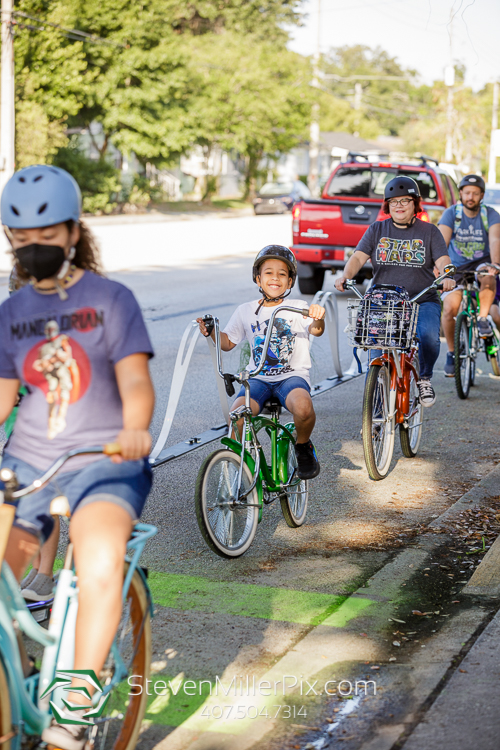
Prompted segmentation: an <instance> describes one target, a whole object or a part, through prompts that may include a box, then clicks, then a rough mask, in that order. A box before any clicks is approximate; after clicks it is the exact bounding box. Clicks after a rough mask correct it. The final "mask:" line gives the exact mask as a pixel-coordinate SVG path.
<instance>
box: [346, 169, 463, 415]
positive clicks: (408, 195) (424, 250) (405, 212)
mask: <svg viewBox="0 0 500 750" xmlns="http://www.w3.org/2000/svg"><path fill="white" fill-rule="evenodd" d="M382 210H383V211H384V213H388V214H390V218H388V219H385V220H384V221H375V222H374V223H373V224H371V226H370V227H369V228H368V229H367V230H366V232H365V234H364V235H363V237H362V238H361V240H360V242H359V243H358V246H357V247H356V250H355V251H354V253H353V255H352V256H351V258H350V259H349V261H348V262H347V264H346V266H345V268H344V273H343V275H342V276H341V277H340V278H338V279H337V280H336V281H335V287H336V288H337V289H338V290H339V291H340V292H342V291H344V283H345V281H346V280H347V279H353V278H354V277H355V276H356V274H357V273H359V271H360V270H361V268H362V267H363V266H364V265H365V263H366V262H367V261H368V260H371V262H372V266H373V271H374V275H373V282H374V284H394V285H396V286H401V287H404V288H405V289H406V290H407V292H408V294H409V296H410V297H414V296H415V295H417V294H418V293H419V292H421V291H422V290H423V289H425V288H426V287H427V286H429V285H430V284H432V282H433V281H434V274H433V269H434V266H436V267H437V269H438V271H439V272H440V273H442V272H443V269H444V267H445V266H446V265H448V264H449V263H450V258H449V256H448V253H447V249H446V243H445V242H444V240H443V237H442V235H441V233H440V232H439V230H438V228H437V227H435V226H434V225H433V224H430V223H429V222H426V221H422V220H421V219H419V218H417V214H418V213H419V212H420V211H421V210H422V208H421V197H420V191H419V188H418V185H417V183H416V182H415V180H412V179H411V177H403V176H401V177H394V178H393V179H392V180H390V181H389V182H388V183H387V185H386V186H385V190H384V203H383V206H382ZM454 286H455V282H454V281H453V279H444V281H443V288H444V289H445V290H451V289H453V288H454ZM418 304H419V314H418V321H417V337H418V341H419V350H418V354H419V361H420V380H419V381H418V382H417V386H418V391H419V394H420V401H421V403H422V405H423V406H432V405H433V404H434V402H435V401H436V394H435V392H434V388H433V387H432V384H431V377H432V372H433V367H434V364H435V363H436V360H437V358H438V356H439V348H440V341H439V327H440V319H441V305H440V303H439V298H438V295H437V292H436V291H435V290H431V291H429V292H427V293H426V294H424V296H423V297H421V298H420V299H419V300H418Z"/></svg>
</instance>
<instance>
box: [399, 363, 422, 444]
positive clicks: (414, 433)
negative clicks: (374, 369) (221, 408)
mask: <svg viewBox="0 0 500 750" xmlns="http://www.w3.org/2000/svg"><path fill="white" fill-rule="evenodd" d="M415 368H416V370H417V373H418V374H419V369H420V368H419V365H418V360H417V362H416V363H415ZM417 379H418V378H417ZM418 396H419V394H418V387H417V381H416V380H415V376H414V374H413V371H412V372H411V374H410V414H411V413H412V411H413V409H414V408H415V401H416V402H417V403H418V405H417V407H416V409H417V410H416V412H415V414H414V415H413V417H410V419H409V420H408V427H405V426H404V425H402V424H401V425H400V426H399V440H400V443H401V450H402V452H403V456H405V458H415V456H416V455H417V452H418V448H419V446H420V440H421V438H422V420H423V416H424V415H423V412H424V407H423V406H422V404H421V403H420V400H419V398H418ZM410 422H414V423H415V424H416V425H417V426H416V427H412V426H411V424H410Z"/></svg>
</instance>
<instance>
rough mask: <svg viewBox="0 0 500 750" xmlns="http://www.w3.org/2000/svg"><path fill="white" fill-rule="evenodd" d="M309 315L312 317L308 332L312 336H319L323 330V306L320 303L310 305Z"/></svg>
mask: <svg viewBox="0 0 500 750" xmlns="http://www.w3.org/2000/svg"><path fill="white" fill-rule="evenodd" d="M309 317H310V318H313V319H314V320H313V322H312V323H311V325H310V326H309V333H310V334H312V335H313V336H321V335H322V334H323V331H324V330H325V308H324V307H321V305H311V307H310V308H309Z"/></svg>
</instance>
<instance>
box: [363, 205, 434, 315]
mask: <svg viewBox="0 0 500 750" xmlns="http://www.w3.org/2000/svg"><path fill="white" fill-rule="evenodd" d="M356 250H360V251H361V252H362V253H365V254H366V255H369V256H370V258H371V262H372V266H373V270H374V276H373V281H374V283H375V284H395V285H396V286H403V287H404V288H405V289H406V290H407V292H408V294H409V295H410V298H411V297H414V296H415V295H416V294H418V293H419V292H421V291H422V289H425V288H426V287H428V286H430V285H431V284H432V282H433V281H434V273H433V268H434V265H435V263H436V260H438V258H441V257H442V256H443V255H448V249H447V247H446V242H445V241H444V238H443V235H442V234H441V232H440V231H439V229H438V228H437V227H436V226H434V224H430V223H429V222H426V221H422V220H421V219H416V220H415V223H414V224H413V226H411V227H409V228H408V229H399V228H398V227H396V226H394V223H393V221H392V219H385V221H375V222H374V223H373V224H371V226H370V227H369V228H368V229H367V230H366V232H365V234H364V235H363V237H362V238H361V240H360V242H359V244H358V246H357V247H356ZM430 301H436V302H437V301H438V295H437V292H436V291H435V290H432V291H430V292H427V293H426V294H424V295H423V297H420V299H419V300H418V302H430Z"/></svg>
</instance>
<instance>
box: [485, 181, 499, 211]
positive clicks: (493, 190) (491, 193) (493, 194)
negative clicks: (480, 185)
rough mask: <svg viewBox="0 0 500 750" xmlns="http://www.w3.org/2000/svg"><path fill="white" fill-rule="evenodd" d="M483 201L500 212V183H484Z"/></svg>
mask: <svg viewBox="0 0 500 750" xmlns="http://www.w3.org/2000/svg"><path fill="white" fill-rule="evenodd" d="M483 203H485V204H486V205H487V206H490V207H491V208H494V209H495V211H498V213H500V185H486V192H485V193H484V198H483Z"/></svg>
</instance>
